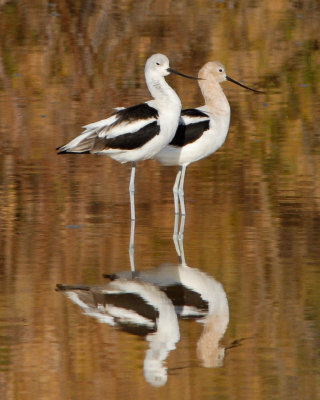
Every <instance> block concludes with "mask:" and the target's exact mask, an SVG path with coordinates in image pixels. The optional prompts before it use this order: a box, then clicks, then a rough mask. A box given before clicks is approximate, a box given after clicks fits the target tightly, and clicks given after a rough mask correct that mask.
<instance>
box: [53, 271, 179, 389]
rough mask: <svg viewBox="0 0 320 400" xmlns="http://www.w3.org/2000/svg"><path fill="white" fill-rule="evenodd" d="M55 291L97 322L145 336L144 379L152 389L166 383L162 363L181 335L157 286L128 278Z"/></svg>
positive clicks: (175, 318)
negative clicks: (63, 295)
mask: <svg viewBox="0 0 320 400" xmlns="http://www.w3.org/2000/svg"><path fill="white" fill-rule="evenodd" d="M57 290H58V291H61V292H63V293H65V294H66V296H67V297H69V299H70V300H72V301H73V302H74V303H75V304H77V305H78V306H80V307H81V308H82V310H83V311H84V313H85V314H86V315H89V316H91V317H94V318H96V319H97V320H98V321H99V322H102V323H106V324H108V325H111V326H115V327H118V328H120V329H122V330H124V331H126V332H129V333H132V334H136V335H140V336H145V338H146V340H147V341H148V342H149V348H148V350H147V351H146V355H145V359H144V368H143V369H144V375H145V378H146V380H147V381H148V382H149V383H150V384H152V385H153V386H162V385H164V384H165V383H166V381H167V368H166V367H165V365H164V361H165V359H166V358H167V357H168V354H169V352H170V351H171V350H174V349H175V347H176V343H177V342H178V341H179V339H180V331H179V324H178V320H177V315H176V313H175V309H174V306H173V304H172V302H171V300H170V299H169V298H168V296H167V295H166V294H165V293H163V292H162V291H161V290H160V289H159V288H158V287H157V286H155V285H153V284H151V283H148V282H142V281H137V280H133V279H131V277H129V279H118V280H116V281H114V282H110V283H108V284H106V285H97V286H93V285H88V286H86V285H64V284H57Z"/></svg>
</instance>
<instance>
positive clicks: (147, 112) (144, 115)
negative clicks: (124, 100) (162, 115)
mask: <svg viewBox="0 0 320 400" xmlns="http://www.w3.org/2000/svg"><path fill="white" fill-rule="evenodd" d="M114 114H116V115H117V116H118V119H117V120H116V121H115V122H114V123H113V124H111V127H114V126H116V125H119V124H122V123H129V122H132V121H135V120H139V119H142V120H144V119H149V118H155V119H158V118H159V114H158V111H157V110H156V109H155V108H153V107H150V106H149V105H148V104H147V103H142V104H138V105H136V106H132V107H128V108H124V109H123V110H119V111H117V112H116V113H114ZM114 114H113V115H114Z"/></svg>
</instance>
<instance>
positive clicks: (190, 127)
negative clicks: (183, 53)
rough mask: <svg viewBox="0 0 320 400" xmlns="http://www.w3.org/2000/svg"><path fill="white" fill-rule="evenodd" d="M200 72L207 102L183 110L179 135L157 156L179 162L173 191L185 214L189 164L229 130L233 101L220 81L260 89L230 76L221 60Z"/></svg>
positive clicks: (218, 143)
mask: <svg viewBox="0 0 320 400" xmlns="http://www.w3.org/2000/svg"><path fill="white" fill-rule="evenodd" d="M198 76H199V85H200V89H201V92H202V94H203V97H204V100H205V105H204V106H201V107H198V108H193V109H186V110H182V112H181V118H180V122H179V126H178V129H177V132H176V135H175V136H174V138H173V139H172V141H171V142H170V143H169V144H168V145H167V146H166V147H164V148H163V149H162V150H160V152H159V153H157V154H156V155H155V157H154V158H155V159H157V160H158V161H160V162H161V163H162V164H164V165H178V166H179V170H178V173H177V177H176V181H175V184H174V187H173V192H174V201H175V213H176V214H179V201H180V208H181V214H182V215H185V206H184V190H183V186H184V177H185V172H186V168H187V166H188V165H189V164H191V163H193V162H195V161H198V160H201V159H202V158H205V157H208V156H209V155H211V154H212V153H214V152H215V151H217V150H218V149H219V148H220V147H221V146H222V145H223V143H224V142H225V140H226V137H227V134H228V129H229V123H230V105H229V102H228V100H227V97H226V96H225V94H224V93H223V90H222V88H221V86H220V83H222V82H224V81H226V80H228V81H230V82H233V83H235V84H237V85H239V86H242V87H244V88H246V89H249V90H252V91H254V92H259V91H257V90H254V89H250V88H248V87H247V86H245V85H242V84H241V83H239V82H237V81H235V80H233V79H231V78H230V77H228V76H227V75H226V72H225V68H224V66H223V65H222V64H221V63H219V62H208V63H206V64H205V65H204V66H203V67H202V68H201V69H200V71H199V75H198ZM260 93H261V92H260Z"/></svg>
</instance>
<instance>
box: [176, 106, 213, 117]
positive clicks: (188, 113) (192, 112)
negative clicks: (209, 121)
mask: <svg viewBox="0 0 320 400" xmlns="http://www.w3.org/2000/svg"><path fill="white" fill-rule="evenodd" d="M181 115H182V116H184V115H186V116H188V117H206V118H209V117H208V115H207V114H205V113H204V112H202V111H200V110H197V109H196V108H186V109H185V110H182V111H181Z"/></svg>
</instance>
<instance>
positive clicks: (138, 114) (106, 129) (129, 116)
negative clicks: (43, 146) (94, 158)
mask: <svg viewBox="0 0 320 400" xmlns="http://www.w3.org/2000/svg"><path fill="white" fill-rule="evenodd" d="M158 118H159V114H158V111H157V110H156V109H155V108H154V107H152V106H150V105H149V104H148V103H142V104H138V105H135V106H132V107H129V108H122V109H117V111H116V112H115V113H114V114H112V115H111V116H110V117H109V118H107V119H103V120H101V121H97V122H94V123H92V124H88V125H85V126H84V127H83V128H84V129H85V131H84V132H83V133H82V134H81V135H79V136H77V137H76V138H75V139H73V140H72V141H71V142H69V143H67V144H65V145H63V146H61V147H58V148H57V150H58V154H63V153H99V152H103V151H104V150H108V149H121V150H131V149H135V148H138V147H141V146H143V145H144V144H145V143H147V142H148V141H149V140H150V139H152V137H154V136H156V135H158V134H159V132H160V126H159V124H158Z"/></svg>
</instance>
